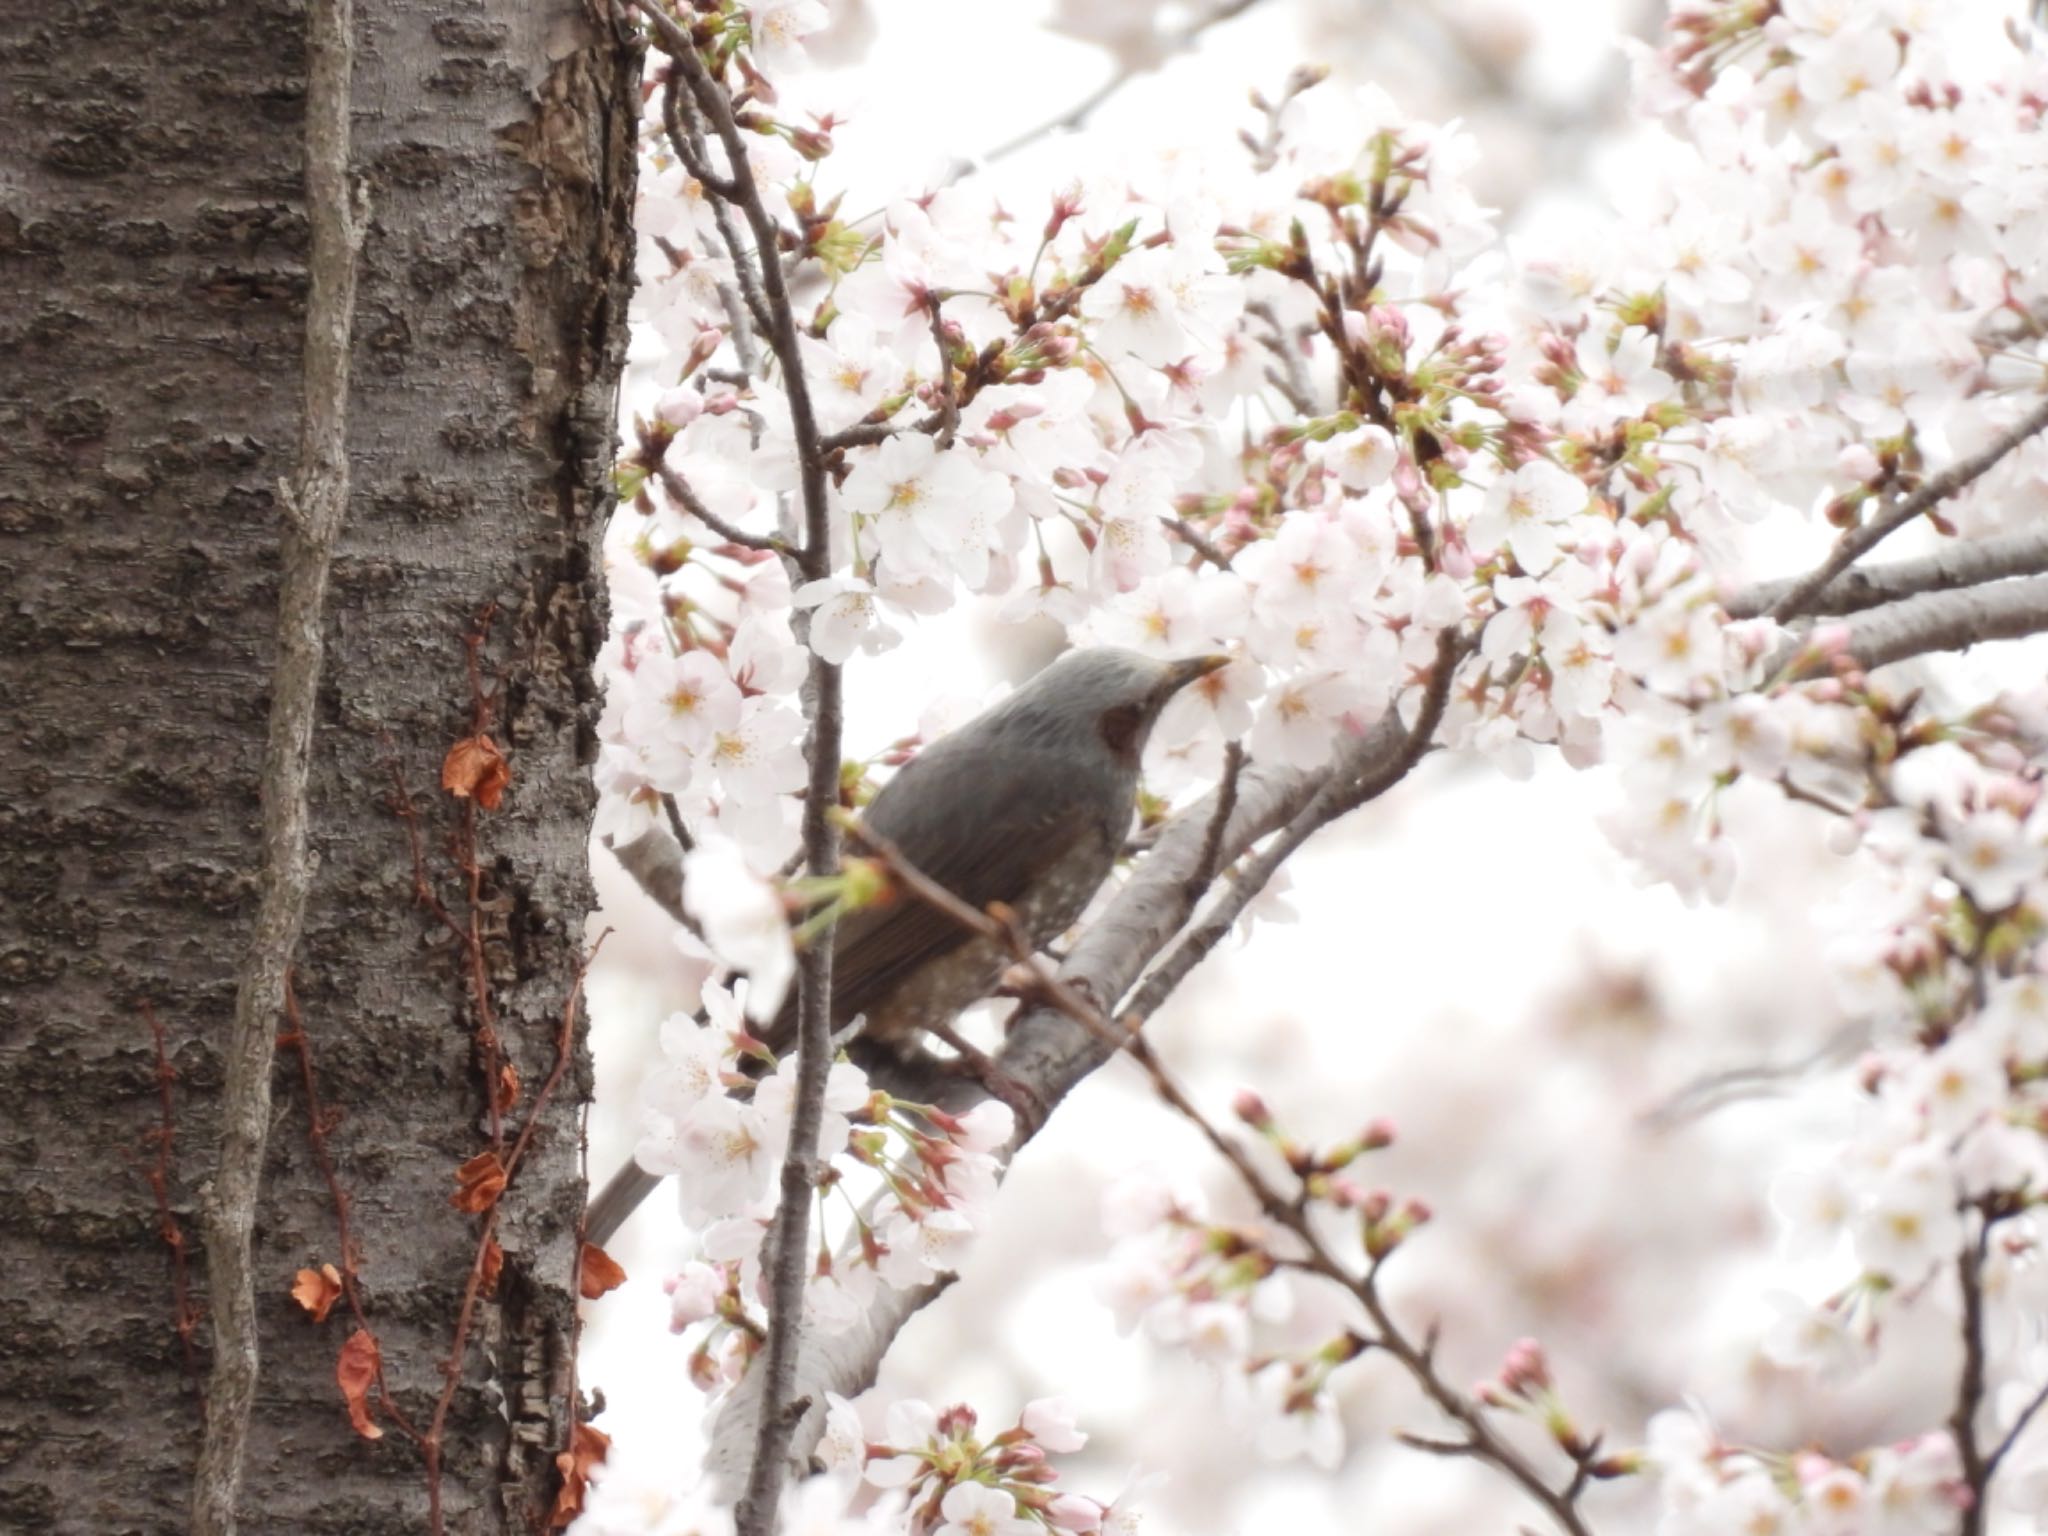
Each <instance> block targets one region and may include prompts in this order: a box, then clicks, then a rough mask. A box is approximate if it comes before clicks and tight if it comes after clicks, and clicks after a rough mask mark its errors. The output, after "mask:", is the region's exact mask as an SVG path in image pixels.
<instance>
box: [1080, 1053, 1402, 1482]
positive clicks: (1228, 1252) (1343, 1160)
mask: <svg viewBox="0 0 2048 1536" xmlns="http://www.w3.org/2000/svg"><path fill="white" fill-rule="evenodd" d="M1237 1113H1238V1118H1239V1119H1240V1120H1241V1121H1242V1122H1243V1123H1244V1124H1245V1125H1246V1126H1248V1127H1250V1128H1251V1129H1252V1130H1253V1131H1255V1132H1256V1133H1257V1134H1258V1136H1259V1137H1260V1139H1261V1140H1262V1142H1263V1143H1264V1144H1265V1145H1266V1146H1267V1147H1269V1148H1270V1149H1271V1151H1272V1154H1273V1156H1274V1157H1275V1158H1276V1159H1277V1160H1278V1162H1279V1163H1280V1164H1282V1165H1283V1166H1284V1169H1285V1172H1286V1175H1287V1176H1288V1177H1289V1178H1291V1179H1293V1180H1294V1181H1295V1182H1296V1184H1297V1185H1298V1187H1299V1189H1300V1209H1301V1211H1302V1212H1303V1213H1304V1214H1305V1216H1306V1218H1307V1219H1309V1220H1312V1221H1314V1222H1316V1223H1318V1224H1319V1225H1325V1226H1327V1227H1328V1229H1329V1230H1330V1231H1331V1232H1332V1233H1333V1234H1340V1236H1339V1242H1340V1243H1343V1244H1346V1245H1350V1244H1355V1245H1356V1247H1357V1248H1358V1250H1359V1251H1360V1252H1361V1253H1362V1254H1363V1255H1364V1257H1365V1259H1366V1261H1367V1262H1368V1263H1369V1264H1370V1265H1371V1266H1372V1267H1373V1268H1374V1269H1375V1270H1377V1267H1378V1266H1379V1265H1380V1264H1381V1263H1383V1262H1384V1261H1385V1260H1386V1259H1387V1258H1389V1257H1390V1256H1391V1255H1392V1254H1393V1252H1394V1250H1395V1249H1396V1248H1398V1247H1399V1246H1400V1245H1401V1244H1402V1242H1403V1241H1405V1240H1406V1239H1407V1238H1408V1236H1409V1235H1410V1234H1411V1233H1413V1232H1414V1231H1415V1230H1416V1229H1417V1228H1419V1227H1421V1226H1422V1225H1423V1224H1424V1223H1426V1222H1427V1221H1428V1220H1429V1216H1430V1212H1429V1208H1428V1206H1426V1205H1424V1204H1423V1203H1422V1202H1421V1201H1419V1200H1414V1199H1398V1198H1396V1197H1395V1196H1393V1195H1392V1194H1389V1193H1388V1192H1387V1191H1385V1190H1382V1189H1374V1188H1369V1187H1367V1186H1366V1185H1364V1184H1362V1183H1361V1182H1359V1179H1358V1177H1357V1165H1358V1163H1359V1160H1360V1159H1361V1158H1363V1157H1365V1156H1367V1155H1368V1154H1370V1153H1373V1152H1377V1151H1379V1150H1380V1149H1382V1148H1384V1147H1388V1146H1391V1145H1392V1144H1393V1140H1394V1131H1393V1128H1392V1127H1391V1126H1390V1125H1388V1124H1387V1123H1386V1122H1385V1121H1374V1122H1373V1123H1372V1124H1371V1125H1368V1126H1367V1127H1366V1128H1365V1129H1364V1130H1362V1131H1360V1132H1359V1133H1358V1134H1357V1135H1356V1136H1354V1137H1352V1138H1351V1139H1350V1140H1348V1141H1345V1142H1343V1143H1341V1144H1338V1145H1335V1146H1332V1147H1329V1148H1326V1149H1323V1150H1320V1151H1318V1150H1312V1149H1310V1148H1309V1147H1306V1146H1304V1145H1302V1144H1300V1143H1299V1142H1297V1141H1295V1140H1294V1139H1293V1138H1291V1137H1289V1136H1288V1135H1287V1134H1286V1133H1284V1132H1283V1131H1282V1130H1281V1129H1280V1126H1279V1124H1278V1122H1277V1121H1276V1120H1275V1119H1274V1118H1273V1115H1272V1113H1271V1112H1270V1111H1269V1110H1268V1109H1267V1107H1266V1105H1265V1104H1264V1103H1263V1102H1262V1101H1261V1100H1260V1099H1259V1097H1258V1096H1257V1095H1256V1094H1253V1093H1249V1092H1246V1093H1243V1094H1240V1095H1239V1097H1238V1103H1237ZM1103 1224H1104V1227H1105V1229H1106V1230H1107V1231H1108V1233H1109V1235H1110V1236H1111V1237H1112V1238H1114V1239H1116V1240H1117V1248H1116V1250H1115V1252H1114V1253H1113V1254H1112V1255H1111V1259H1110V1264H1109V1268H1108V1270H1107V1271H1106V1273H1105V1274H1104V1276H1103V1279H1102V1284H1101V1292H1102V1296H1103V1299H1104V1301H1105V1302H1106V1303H1107V1304H1108V1305H1109V1307H1110V1309H1111V1310H1112V1311H1113V1312H1114V1313H1115V1315H1116V1319H1117V1325H1118V1327H1119V1328H1120V1329H1121V1330H1123V1331H1124V1332H1126V1333H1128V1332H1130V1331H1131V1330H1132V1329H1134V1328H1136V1327H1139V1326H1141V1325H1142V1326H1143V1328H1144V1330H1145V1333H1146V1335H1147V1336H1148V1337H1149V1338H1151V1339H1152V1340H1153V1341H1154V1342H1155V1343H1158V1344H1161V1345H1164V1346H1166V1347H1168V1348H1172V1349H1177V1350H1183V1351H1185V1352H1187V1353H1188V1354H1190V1355H1192V1356H1193V1357H1194V1358H1196V1359H1198V1360H1201V1361H1203V1362H1205V1363H1207V1364H1209V1365H1211V1366H1213V1367H1215V1368H1216V1369H1217V1370H1218V1371H1220V1372H1222V1373H1223V1374H1224V1375H1225V1378H1226V1380H1230V1381H1232V1382H1233V1383H1241V1384H1242V1385H1243V1387H1244V1388H1245V1390H1244V1391H1243V1392H1242V1393H1241V1394H1233V1395H1236V1396H1241V1397H1242V1398H1243V1399H1244V1401H1245V1403H1246V1404H1247V1406H1248V1412H1249V1415H1250V1417H1251V1419H1252V1422H1253V1425H1254V1429H1255V1434H1256V1438H1257V1442H1258V1446H1259V1449H1260V1452H1261V1453H1262V1454H1263V1455H1266V1456H1269V1457H1273V1458H1275V1459H1285V1458H1289V1457H1294V1456H1306V1457H1307V1458H1308V1459H1309V1460H1310V1461H1312V1462H1314V1463H1315V1464H1316V1465H1317V1466H1320V1467H1323V1468H1325V1469H1329V1468H1333V1467H1335V1466H1336V1465H1337V1464H1338V1462H1339V1461H1340V1460H1341V1459H1342V1457H1343V1453H1344V1432H1343V1425H1342V1423H1341V1422H1340V1421H1339V1418H1338V1414H1337V1398H1336V1394H1335V1393H1334V1392H1333V1391H1332V1389H1331V1379H1332V1377H1333V1376H1334V1375H1335V1374H1336V1373H1337V1371H1338V1369H1339V1368H1340V1367H1342V1366H1344V1365H1346V1364H1348V1363H1349V1362H1350V1361H1352V1360H1355V1359H1357V1358H1358V1357H1359V1355H1360V1354H1362V1353H1363V1352H1364V1351H1365V1350H1366V1349H1367V1348H1368V1347H1369V1344H1370V1340H1369V1339H1368V1338H1367V1337H1365V1336H1364V1335H1362V1334H1361V1333H1359V1332H1358V1331H1357V1330H1356V1329H1354V1328H1351V1327H1343V1328H1341V1329H1339V1331H1337V1332H1336V1333H1335V1334H1334V1335H1331V1336H1328V1337H1318V1338H1313V1339H1311V1340H1309V1341H1308V1342H1306V1343H1304V1344H1303V1345H1302V1346H1301V1347H1298V1348H1276V1347H1274V1343H1273V1340H1272V1339H1270V1338H1262V1339H1258V1340H1257V1341H1256V1342H1257V1343H1258V1344H1259V1345H1260V1346H1261V1347H1258V1348H1256V1349H1255V1348H1254V1343H1255V1331H1257V1330H1259V1329H1260V1327H1261V1325H1264V1329H1265V1332H1266V1333H1268V1334H1272V1333H1273V1332H1274V1331H1275V1330H1280V1329H1283V1328H1284V1327H1285V1325H1288V1324H1289V1323H1291V1322H1294V1321H1295V1320H1296V1317H1297V1291H1298V1288H1299V1287H1300V1286H1302V1285H1305V1284H1307V1285H1316V1284H1319V1283H1320V1282H1318V1281H1316V1280H1314V1279H1313V1278H1311V1277H1312V1276H1313V1275H1314V1274H1315V1273H1316V1270H1315V1267H1314V1266H1313V1265H1312V1264H1311V1263H1309V1262H1308V1254H1307V1252H1306V1250H1305V1248H1304V1245H1303V1243H1302V1242H1301V1240H1300V1238H1299V1236H1298V1235H1297V1234H1295V1233H1291V1232H1289V1231H1287V1230H1285V1229H1283V1228H1281V1227H1279V1226H1277V1225H1276V1224H1274V1223H1273V1222H1272V1221H1270V1220H1264V1221H1258V1222H1252V1223H1229V1222H1221V1221H1217V1220H1215V1219H1213V1218H1212V1217H1211V1216H1210V1215H1209V1214H1208V1210H1207V1203H1206V1201H1204V1199H1203V1198H1202V1195H1201V1192H1200V1191H1199V1190H1198V1189H1195V1188H1193V1187H1192V1186H1190V1185H1188V1184H1186V1183H1185V1182H1183V1181H1172V1180H1167V1179H1164V1178H1161V1177H1159V1176H1158V1175H1156V1174H1153V1173H1150V1172H1142V1171H1141V1172H1134V1173H1132V1174H1130V1175H1128V1176H1127V1177H1125V1178H1123V1179H1121V1180H1119V1181H1118V1182H1117V1183H1116V1184H1115V1185H1114V1186H1112V1188H1111V1189H1110V1191H1109V1192H1108V1195H1107V1197H1106V1198H1105V1202H1104V1209H1103ZM1328 1278H1332V1277H1328V1276H1325V1279H1328ZM1301 1321H1302V1322H1303V1323H1304V1324H1305V1325H1306V1326H1307V1328H1308V1329H1309V1330H1310V1331H1312V1332H1313V1331H1315V1330H1316V1329H1317V1328H1318V1325H1319V1321H1320V1319H1319V1318H1317V1317H1316V1316H1314V1315H1313V1314H1311V1315H1308V1316H1304V1317H1303V1318H1302V1319H1301ZM1360 1322H1361V1326H1363V1321H1362V1320H1360ZM1297 1331H1298V1330H1297Z"/></svg>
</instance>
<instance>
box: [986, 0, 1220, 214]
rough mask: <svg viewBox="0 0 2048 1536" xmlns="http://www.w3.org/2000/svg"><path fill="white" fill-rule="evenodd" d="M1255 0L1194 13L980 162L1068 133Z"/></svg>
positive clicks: (993, 150) (1000, 158)
mask: <svg viewBox="0 0 2048 1536" xmlns="http://www.w3.org/2000/svg"><path fill="white" fill-rule="evenodd" d="M1258 3H1259V0H1223V3H1222V4H1220V5H1217V6H1215V7H1214V8H1212V9H1211V10H1209V11H1206V12H1205V13H1203V14H1202V15H1200V16H1197V17H1196V18H1195V19H1194V20H1193V21H1190V22H1189V23H1188V24H1187V25H1186V26H1184V27H1182V28H1181V29H1180V30H1179V31H1178V32H1175V33H1173V34H1172V35H1170V36H1169V37H1167V38H1165V39H1164V40H1163V41H1162V42H1161V44H1160V46H1159V48H1158V49H1157V50H1156V51H1154V52H1153V53H1152V54H1150V55H1149V56H1147V57H1145V58H1142V59H1140V60H1138V61H1136V62H1133V63H1129V64H1125V65H1122V66H1120V67H1119V68H1118V69H1117V71H1116V72H1115V73H1114V74H1112V75H1111V76H1110V77H1109V78H1108V79H1107V80H1105V81H1103V82H1102V84H1100V85H1098V86H1097V87H1096V88H1095V89H1094V90H1092V91H1090V92H1089V93H1088V94H1087V95H1086V96H1083V97H1082V98H1081V99H1080V100H1079V101H1077V102H1075V103H1074V104H1073V105H1072V106H1070V107H1068V108H1067V109H1066V110H1065V111H1063V112H1061V113H1060V114H1059V115H1058V116H1057V117H1050V118H1047V119H1046V120H1045V121H1044V122H1042V123H1040V124H1039V125H1038V126H1037V127H1035V128H1027V129H1026V130H1025V131H1024V132H1022V133H1020V134H1018V135H1017V136H1016V137H1015V138H1013V139H1008V140H1005V141H1004V142H1003V143H1001V144H998V145H997V146H996V147H995V148H994V149H992V150H989V151H988V152H987V153H986V154H984V155H983V156H982V157H981V159H980V161H979V164H980V165H984V166H985V165H993V164H994V163H995V162H996V161H998V160H1005V159H1008V158H1009V157H1010V156H1011V155H1014V154H1016V153H1018V151H1020V150H1024V149H1028V148H1030V147H1031V146H1032V145H1033V144H1036V143H1037V142H1038V141H1039V140H1040V139H1046V138H1051V137H1052V136H1053V135H1054V134H1056V133H1071V132H1073V131H1074V130H1075V129H1077V128H1079V127H1081V126H1082V125H1083V124H1084V123H1086V122H1087V121H1088V119H1089V118H1091V117H1093V116H1094V115H1095V113H1096V112H1097V111H1098V110H1099V109H1100V108H1101V106H1102V104H1103V103H1104V102H1106V101H1108V100H1109V99H1110V98H1111V97H1112V96H1114V95H1116V94H1117V93H1118V92H1119V91H1121V90H1122V89H1123V88H1124V87H1125V86H1127V85H1129V84H1130V83H1131V82H1132V81H1133V80H1136V79H1137V78H1138V77H1139V76H1141V75H1148V74H1151V73H1152V72H1153V71H1154V70H1156V69H1158V68H1160V67H1161V66H1162V65H1164V64H1165V63H1167V62H1168V61H1169V60H1171V59H1173V58H1174V57H1176V56H1177V55H1179V54H1183V53H1186V52H1187V51H1188V50H1189V49H1190V48H1192V47H1194V45H1195V43H1196V41H1197V40H1198V39H1199V38H1200V37H1201V35H1202V34H1203V33H1204V32H1206V31H1208V30H1209V29H1210V28H1211V27H1214V26H1217V25H1219V24H1221V23H1223V22H1226V21H1230V20H1233V19H1235V18H1236V17H1239V16H1242V15H1243V14H1244V13H1245V12H1246V11H1248V10H1250V9H1251V8H1252V7H1253V6H1255V5H1257V4H1258ZM976 168H977V162H975V161H972V160H958V161H955V162H954V163H953V165H952V167H951V168H950V169H949V170H948V172H947V174H946V178H945V180H946V184H947V185H951V184H952V183H953V182H956V181H958V180H959V179H960V178H961V177H963V176H965V175H967V174H968V173H969V172H970V171H973V170H975V169H976Z"/></svg>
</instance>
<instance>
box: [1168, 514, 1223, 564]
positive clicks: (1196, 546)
mask: <svg viewBox="0 0 2048 1536" xmlns="http://www.w3.org/2000/svg"><path fill="white" fill-rule="evenodd" d="M1159 521H1160V522H1162V523H1164V524H1166V526H1167V528H1168V529H1169V530H1170V531H1171V532H1172V533H1173V535H1174V537H1175V538H1177V539H1179V540H1180V541H1181V542H1182V543H1183V544H1185V545H1187V547H1188V548H1189V549H1192V550H1193V551H1194V552H1195V553H1196V554H1197V555H1199V556H1200V557H1201V558H1202V559H1204V560H1206V561H1208V562H1209V563H1210V564H1211V565H1213V566H1215V567H1216V569H1217V570H1219V571H1227V570H1229V569H1230V556H1228V555H1226V554H1224V553H1223V551H1222V550H1220V549H1218V548H1217V547H1216V546H1215V545H1214V544H1213V543H1211V542H1210V540H1209V537H1208V535H1207V534H1205V533H1203V532H1202V530H1201V529H1199V528H1197V527H1196V526H1195V525H1194V524H1193V523H1191V522H1189V521H1188V520H1187V519H1186V518H1184V517H1173V516H1170V515H1168V514H1167V513H1163V512H1162V513H1161V514H1160V515H1159Z"/></svg>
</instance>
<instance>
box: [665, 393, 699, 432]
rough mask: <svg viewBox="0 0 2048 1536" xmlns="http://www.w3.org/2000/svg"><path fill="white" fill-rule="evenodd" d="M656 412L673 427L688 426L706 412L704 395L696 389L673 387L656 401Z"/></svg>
mask: <svg viewBox="0 0 2048 1536" xmlns="http://www.w3.org/2000/svg"><path fill="white" fill-rule="evenodd" d="M654 414H655V415H657V416H659V417H660V418H661V419H662V420H663V421H665V422H667V423H668V424H669V425H670V426H672V427H687V426H688V425H689V424H690V423H691V422H693V421H695V420H696V419H697V418H698V417H699V416H701V415H703V414H704V397H703V396H702V395H701V394H699V393H698V392H697V391H696V390H694V389H671V390H667V391H665V392H664V393H663V395H662V397H661V398H660V399H659V400H657V401H655V402H654Z"/></svg>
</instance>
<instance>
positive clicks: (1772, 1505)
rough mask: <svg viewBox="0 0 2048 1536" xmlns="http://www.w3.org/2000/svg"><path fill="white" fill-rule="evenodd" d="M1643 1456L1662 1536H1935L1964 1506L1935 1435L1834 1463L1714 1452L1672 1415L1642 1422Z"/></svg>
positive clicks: (1958, 1478)
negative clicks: (1660, 1499)
mask: <svg viewBox="0 0 2048 1536" xmlns="http://www.w3.org/2000/svg"><path fill="white" fill-rule="evenodd" d="M1649 1455H1650V1456H1652V1457H1653V1458H1654V1459H1655V1461H1656V1463H1657V1466H1658V1469H1659V1471H1660V1474H1661V1476H1662V1481H1663V1492H1664V1499H1665V1513H1664V1519H1663V1521H1662V1523H1661V1524H1660V1525H1659V1526H1658V1530H1659V1532H1660V1533H1662V1536H1719V1533H1722V1532H1727V1531H1771V1532H1778V1533H1783V1536H1803V1533H1811V1536H1852V1533H1853V1536H1938V1533H1945V1532H1949V1531H1953V1530H1955V1529H1956V1528H1957V1521H1958V1519H1959V1517H1960V1515H1961V1512H1962V1511H1963V1510H1966V1509H1967V1508H1969V1503H1970V1499H1971V1494H1970V1491H1969V1489H1968V1487H1967V1485H1965V1484H1964V1482H1963V1480H1962V1465H1961V1463H1960V1462H1959V1461H1958V1459H1957V1457H1956V1448H1955V1445H1954V1443H1953V1442H1952V1441H1951V1440H1950V1439H1949V1437H1948V1435H1947V1434H1945V1433H1943V1432H1941V1431H1935V1432H1933V1433H1931V1434H1926V1435H1921V1436H1919V1437H1917V1438H1915V1439H1912V1440H1907V1441H1903V1442H1901V1443H1900V1444H1897V1445H1889V1446H1883V1447H1880V1448H1878V1449H1876V1450H1872V1451H1867V1452H1864V1453H1863V1454H1861V1455H1858V1456H1853V1457H1850V1458H1848V1459H1847V1460H1843V1461H1837V1460H1835V1459H1833V1458H1832V1457H1828V1456H1824V1455H1822V1454H1821V1453H1820V1452H1818V1451H1802V1452H1799V1453H1796V1454H1793V1455H1785V1456H1776V1455H1769V1454H1766V1453H1764V1452H1760V1451H1753V1450H1744V1449H1740V1448H1737V1447H1734V1446H1728V1445H1723V1444H1721V1443H1719V1442H1718V1441H1717V1440H1716V1439H1715V1437H1714V1435H1713V1432H1712V1431H1711V1430H1710V1429H1709V1428H1708V1427H1707V1426H1706V1425H1704V1424H1703V1423H1701V1422H1700V1420H1699V1419H1698V1418H1697V1417H1695V1416H1694V1415H1692V1414H1689V1413H1685V1412H1682V1411H1678V1410H1673V1411H1671V1412H1668V1413H1663V1414H1660V1415H1658V1417H1657V1418H1656V1419H1654V1420H1652V1421H1651V1424H1650V1448H1649Z"/></svg>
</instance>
